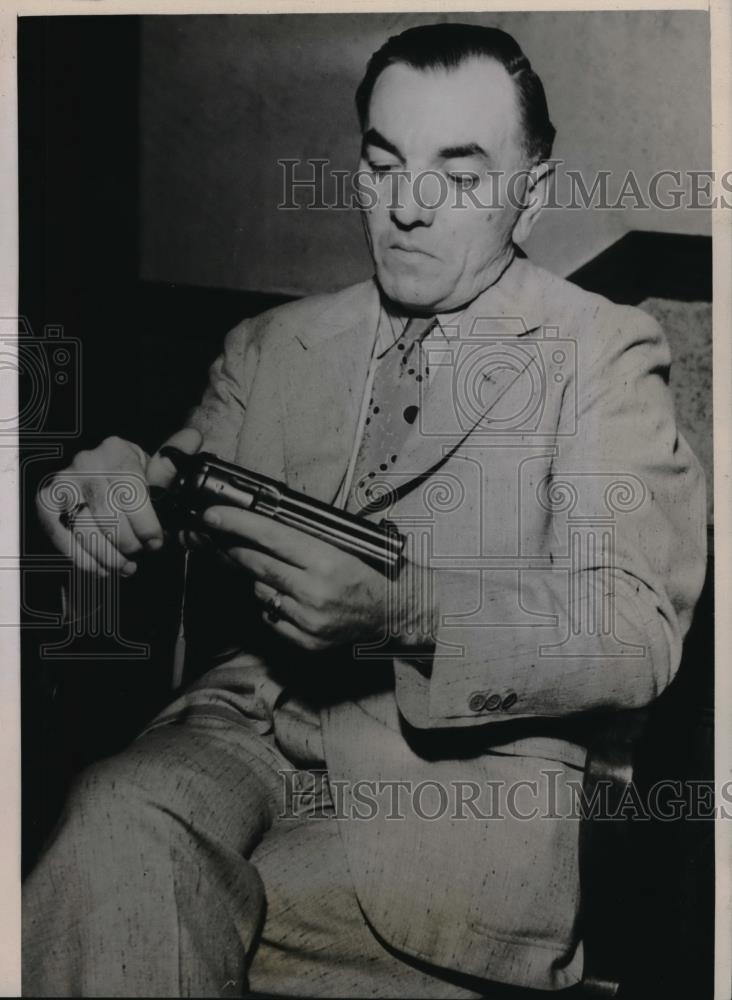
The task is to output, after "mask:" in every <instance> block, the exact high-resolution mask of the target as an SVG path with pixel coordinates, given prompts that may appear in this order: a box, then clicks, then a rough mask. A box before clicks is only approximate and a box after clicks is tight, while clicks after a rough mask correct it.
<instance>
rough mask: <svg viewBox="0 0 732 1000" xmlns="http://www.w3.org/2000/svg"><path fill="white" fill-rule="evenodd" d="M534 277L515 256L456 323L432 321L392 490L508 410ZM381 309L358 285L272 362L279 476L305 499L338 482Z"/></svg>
mask: <svg viewBox="0 0 732 1000" xmlns="http://www.w3.org/2000/svg"><path fill="white" fill-rule="evenodd" d="M540 275H541V272H540V271H539V270H538V269H536V268H534V267H533V265H531V264H530V263H529V262H528V261H526V260H521V259H516V260H514V261H513V263H512V264H511V266H510V267H509V268H508V269H507V271H506V272H505V273H504V274H503V275H502V277H501V278H500V279H499V280H498V281H497V282H496V283H495V284H494V285H492V286H491V287H490V288H488V289H487V290H486V291H485V292H483V293H482V295H479V296H478V297H477V298H476V299H475V300H474V301H473V302H472V303H471V304H470V306H469V307H468V308H467V309H466V310H465V312H464V313H463V314H462V316H461V318H460V321H459V323H458V324H457V325H456V326H454V327H451V326H450V324H449V323H446V324H443V327H442V328H440V327H436V328H435V330H434V331H433V332H432V333H430V334H429V335H428V336H427V337H426V338H425V340H424V341H423V351H422V356H423V358H424V360H425V363H428V364H429V366H430V373H429V380H428V381H425V382H423V383H422V386H424V389H423V392H422V398H421V400H420V412H419V417H418V419H417V420H415V423H414V425H413V426H412V428H411V430H410V432H409V434H408V435H407V438H406V440H405V442H404V445H403V447H402V449H401V454H400V455H399V457H398V460H397V462H396V463H395V464H394V466H393V467H392V468H391V469H390V471H389V478H390V480H391V484H392V485H398V486H399V487H400V493H401V492H402V491H404V490H405V488H406V489H408V486H406V484H408V482H409V481H410V480H411V479H413V478H414V479H415V480H418V479H419V477H420V476H422V475H423V474H424V473H425V472H426V471H427V470H429V469H431V468H432V466H434V465H435V464H437V463H438V462H440V461H441V460H442V459H444V458H445V456H446V454H449V453H450V452H451V451H452V450H453V449H455V448H456V447H457V446H458V445H459V444H460V443H461V442H462V441H463V440H464V439H465V437H466V436H467V435H468V434H469V433H470V432H471V427H472V426H474V425H477V426H480V427H483V429H485V427H486V426H487V424H486V423H485V421H486V420H488V419H490V417H491V413H492V412H495V411H497V410H499V409H500V407H502V406H504V407H507V408H508V409H509V410H510V409H511V391H512V388H514V389H515V387H516V384H517V381H519V380H517V375H518V374H519V373H520V371H521V365H522V361H521V357H522V353H521V352H520V351H515V350H512V348H511V345H512V342H513V341H515V340H516V339H517V338H521V337H524V336H526V335H527V334H530V333H532V332H533V331H535V330H536V329H537V328H538V327H539V326H540V325H541V316H542V313H541V304H542V294H541V291H542V287H541V284H542V283H541V280H540ZM379 311H380V300H379V293H378V289H377V286H376V284H375V283H374V282H366V283H363V284H362V285H359V286H357V287H356V289H355V290H354V293H353V295H352V296H351V298H350V299H349V300H348V302H347V303H346V304H345V305H344V308H343V311H342V312H340V313H339V315H338V316H336V317H327V318H326V319H325V320H324V322H323V323H322V324H319V325H318V326H317V327H313V328H311V329H303V330H301V331H298V333H297V335H296V336H295V337H292V338H288V344H287V349H286V350H285V351H284V352H283V355H282V357H281V358H280V365H281V369H280V373H279V386H280V399H281V407H282V411H283V417H284V419H283V434H284V458H285V468H286V477H287V482H288V484H289V485H290V486H291V487H292V488H293V489H297V490H300V491H302V492H304V493H306V494H308V495H309V496H314V497H317V498H319V499H322V500H326V501H328V502H331V501H332V500H333V499H334V498H335V495H336V493H337V492H338V489H339V487H340V485H341V481H342V479H343V476H344V473H345V471H346V468H347V466H348V462H349V459H350V457H351V452H352V449H353V443H354V438H355V433H356V426H357V422H358V415H359V411H360V406H361V401H362V396H363V389H364V385H365V381H366V376H367V372H368V367H369V361H370V358H371V351H372V348H373V343H374V337H375V335H376V328H377V324H378V321H379ZM344 313H345V315H344ZM486 345H487V346H486ZM502 358H503V360H502ZM486 361H487V363H486Z"/></svg>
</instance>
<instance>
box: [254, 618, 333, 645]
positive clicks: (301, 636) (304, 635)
mask: <svg viewBox="0 0 732 1000" xmlns="http://www.w3.org/2000/svg"><path fill="white" fill-rule="evenodd" d="M262 620H263V621H264V622H265V623H266V624H267V625H269V627H270V628H271V629H272V631H273V632H276V633H277V635H280V636H282V638H283V639H287V640H288V641H289V642H292V643H294V644H295V645H296V646H299V647H300V649H305V650H307V651H308V652H311V653H315V652H320V651H321V650H323V649H327V648H328V647H329V645H330V644H329V643H328V642H327V641H326V640H324V639H317V638H316V637H315V636H313V635H310V634H309V633H308V632H304V631H303V630H302V629H301V628H298V626H297V625H294V624H293V623H292V622H289V621H286V620H285V619H284V618H283V619H280V620H279V621H276V622H273V621H272V620H271V619H270V618H269V617H268V615H267V612H266V611H264V612H263V614H262Z"/></svg>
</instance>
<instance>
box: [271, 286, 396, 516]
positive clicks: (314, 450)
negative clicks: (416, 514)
mask: <svg viewBox="0 0 732 1000" xmlns="http://www.w3.org/2000/svg"><path fill="white" fill-rule="evenodd" d="M359 291H360V294H359V295H358V296H357V297H356V299H355V300H354V301H353V302H352V303H350V305H351V307H352V308H351V309H350V310H349V313H348V316H347V317H346V318H345V319H344V318H343V317H341V323H340V324H339V323H333V322H330V323H328V325H327V326H325V327H322V326H321V327H318V328H317V329H311V330H303V331H301V332H299V333H298V335H297V336H296V337H294V338H293V339H292V342H291V347H290V350H289V352H288V354H287V355H286V356H285V357H284V358H283V363H282V371H281V380H280V397H281V405H282V408H283V411H284V417H285V419H284V423H283V427H284V453H285V467H286V474H287V482H288V484H289V485H290V486H291V487H292V488H293V489H297V490H300V491H301V492H303V493H306V494H308V495H309V496H314V497H317V498H318V499H322V500H326V501H332V500H333V499H334V498H335V495H336V493H337V492H338V488H339V486H340V484H341V480H342V478H343V476H344V474H345V471H346V468H347V466H348V462H349V459H350V457H351V451H352V449H353V442H354V437H355V433H356V425H357V422H358V415H359V412H360V407H361V400H362V396H363V389H364V385H365V382H366V376H367V373H368V367H369V361H370V358H371V352H372V349H373V344H374V336H375V334H376V326H377V323H378V319H379V295H378V290H377V288H376V286H375V285H374V284H373V282H369V283H367V284H366V285H363V286H359Z"/></svg>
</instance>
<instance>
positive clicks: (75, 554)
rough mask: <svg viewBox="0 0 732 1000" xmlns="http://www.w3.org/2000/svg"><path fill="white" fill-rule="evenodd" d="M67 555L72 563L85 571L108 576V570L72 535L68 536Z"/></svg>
mask: <svg viewBox="0 0 732 1000" xmlns="http://www.w3.org/2000/svg"><path fill="white" fill-rule="evenodd" d="M66 534H67V535H69V534H70V532H66ZM69 557H70V558H71V559H72V560H73V562H74V565H75V566H76V567H78V569H81V570H84V572H85V573H92V574H94V575H95V576H100V577H108V576H109V570H108V569H106V568H105V567H104V566H102V564H101V563H100V562H98V561H97V560H96V559H95V558H94V556H93V555H92V554H91V553H89V552H87V551H86V549H85V548H83V546H82V545H81V543H80V542H79V540H78V539H77V538H75V537H74V536H73V535H71V538H70V552H69Z"/></svg>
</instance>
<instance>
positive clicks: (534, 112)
mask: <svg viewBox="0 0 732 1000" xmlns="http://www.w3.org/2000/svg"><path fill="white" fill-rule="evenodd" d="M474 56H486V57H488V58H490V59H495V60H496V61H497V62H499V63H500V64H501V66H503V67H504V69H505V70H506V71H507V73H508V74H509V76H510V77H511V79H512V80H513V81H514V83H515V84H516V91H517V94H518V99H519V106H520V108H521V117H522V124H523V127H524V144H525V148H526V152H527V154H528V156H529V158H530V160H531V161H532V162H537V161H541V160H547V159H549V157H550V156H551V153H552V143H553V142H554V136H555V134H556V131H555V128H554V126H553V125H552V123H551V121H550V119H549V109H548V108H547V104H546V95H545V94H544V87H543V85H542V82H541V80H540V79H539V77H538V76H537V75H536V73H535V72H534V71H533V69H532V68H531V63H530V62H529V60H528V59H527V58H526V56H525V55H524V53H523V52H522V51H521V48H520V46H519V45H518V43H517V42H516V41H515V40H514V39H513V38H512V37H511V36H510V35H508V34H506V32H505V31H501V30H500V29H499V28H488V27H484V26H481V25H477V24H449V23H448V24H425V25H421V26H419V27H416V28H408V29H407V30H406V31H403V32H402V33H401V34H400V35H392V37H391V38H389V39H388V41H387V42H385V43H384V45H382V46H381V48H380V49H379V50H378V51H377V52H375V53H374V54H373V55H372V56H371V58H370V59H369V63H368V66H367V67H366V73H365V74H364V78H363V80H361V83H360V84H359V85H358V90H357V91H356V110H357V112H358V118H359V122H360V125H361V131H363V130H364V128H365V126H366V120H367V117H368V110H369V103H370V101H371V94H372V91H373V89H374V84H375V83H376V81H377V79H378V77H379V76H380V75H381V73H383V71H384V70H385V69H386V68H387V66H392V65H394V63H402V64H404V65H406V66H411V67H413V68H414V69H422V70H428V69H455V68H456V67H457V66H459V65H460V64H461V63H463V62H465V60H466V59H470V58H472V57H474Z"/></svg>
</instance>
